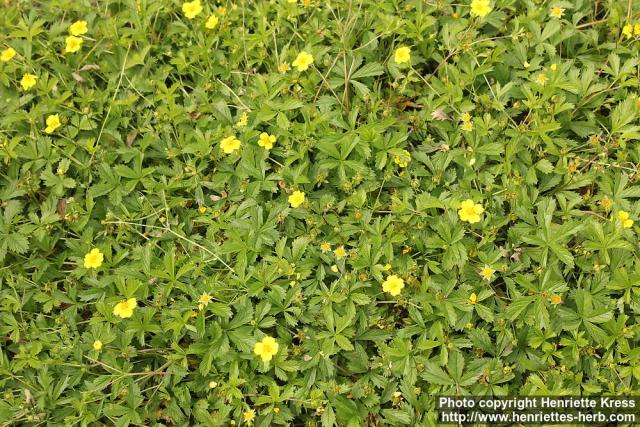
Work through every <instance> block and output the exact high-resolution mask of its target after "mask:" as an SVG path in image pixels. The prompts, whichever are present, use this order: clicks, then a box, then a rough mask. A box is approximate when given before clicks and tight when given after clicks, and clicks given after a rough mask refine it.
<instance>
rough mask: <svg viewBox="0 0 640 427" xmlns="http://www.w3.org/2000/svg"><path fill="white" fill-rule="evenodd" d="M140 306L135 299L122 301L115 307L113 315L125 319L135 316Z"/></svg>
mask: <svg viewBox="0 0 640 427" xmlns="http://www.w3.org/2000/svg"><path fill="white" fill-rule="evenodd" d="M137 306H138V301H137V300H136V299H135V298H129V299H125V300H122V301H120V302H119V303H117V304H116V306H115V307H113V314H114V315H115V316H120V317H122V318H123V319H126V318H127V317H131V316H133V310H134V309H135V308H136V307H137Z"/></svg>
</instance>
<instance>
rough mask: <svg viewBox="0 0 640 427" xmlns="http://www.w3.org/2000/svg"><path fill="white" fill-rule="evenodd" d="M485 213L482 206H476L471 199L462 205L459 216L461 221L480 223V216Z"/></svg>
mask: <svg viewBox="0 0 640 427" xmlns="http://www.w3.org/2000/svg"><path fill="white" fill-rule="evenodd" d="M482 212H484V208H483V207H482V205H480V204H476V203H474V202H473V200H471V199H467V200H465V201H464V202H462V204H461V205H460V210H459V211H458V216H459V217H460V220H461V221H467V222H469V223H471V224H473V223H475V222H480V214H482Z"/></svg>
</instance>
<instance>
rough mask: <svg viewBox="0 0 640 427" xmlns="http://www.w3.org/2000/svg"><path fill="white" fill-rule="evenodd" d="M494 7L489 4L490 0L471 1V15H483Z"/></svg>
mask: <svg viewBox="0 0 640 427" xmlns="http://www.w3.org/2000/svg"><path fill="white" fill-rule="evenodd" d="M492 10H493V9H492V8H491V6H489V0H473V1H472V2H471V16H479V17H481V18H482V17H483V16H486V15H488V14H489V12H491V11H492Z"/></svg>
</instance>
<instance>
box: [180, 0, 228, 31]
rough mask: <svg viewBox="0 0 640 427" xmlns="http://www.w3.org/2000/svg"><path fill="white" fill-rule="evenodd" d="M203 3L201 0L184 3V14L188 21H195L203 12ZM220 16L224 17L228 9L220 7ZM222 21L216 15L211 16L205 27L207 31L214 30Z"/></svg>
mask: <svg viewBox="0 0 640 427" xmlns="http://www.w3.org/2000/svg"><path fill="white" fill-rule="evenodd" d="M202 10H203V7H202V2H201V1H200V0H193V1H187V2H184V3H182V13H184V16H185V17H186V18H187V19H193V18H195V17H196V16H198V15H199V14H200V12H202ZM217 12H218V14H219V15H220V16H223V15H224V14H225V13H226V9H225V8H224V7H219V8H218V10H217ZM219 22H220V19H219V18H218V17H217V16H216V15H209V18H207V20H206V22H205V23H204V27H205V28H206V29H207V30H213V29H214V28H216V27H217V26H218V23H219Z"/></svg>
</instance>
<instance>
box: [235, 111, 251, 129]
mask: <svg viewBox="0 0 640 427" xmlns="http://www.w3.org/2000/svg"><path fill="white" fill-rule="evenodd" d="M248 122H249V115H248V114H247V112H246V111H243V112H242V114H241V115H240V119H238V123H236V127H237V128H243V127H245V126H246V125H247V123H248Z"/></svg>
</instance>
